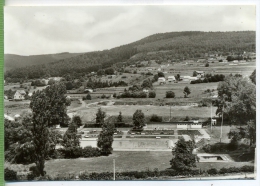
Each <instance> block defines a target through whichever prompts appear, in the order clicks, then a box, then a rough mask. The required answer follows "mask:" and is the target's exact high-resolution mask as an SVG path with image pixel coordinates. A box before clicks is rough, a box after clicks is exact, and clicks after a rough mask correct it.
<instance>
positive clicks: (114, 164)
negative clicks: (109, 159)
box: [113, 159, 116, 181]
mask: <svg viewBox="0 0 260 186" xmlns="http://www.w3.org/2000/svg"><path fill="white" fill-rule="evenodd" d="M113 167H114V181H115V180H116V162H115V159H113Z"/></svg>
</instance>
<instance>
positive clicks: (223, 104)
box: [220, 104, 224, 142]
mask: <svg viewBox="0 0 260 186" xmlns="http://www.w3.org/2000/svg"><path fill="white" fill-rule="evenodd" d="M223 113H224V104H223V108H222V122H221V126H220V142H221V138H222V125H223Z"/></svg>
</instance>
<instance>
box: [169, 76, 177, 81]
mask: <svg viewBox="0 0 260 186" xmlns="http://www.w3.org/2000/svg"><path fill="white" fill-rule="evenodd" d="M175 81H176V79H175V77H174V76H169V77H168V82H175Z"/></svg>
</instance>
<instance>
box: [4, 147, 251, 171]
mask: <svg viewBox="0 0 260 186" xmlns="http://www.w3.org/2000/svg"><path fill="white" fill-rule="evenodd" d="M129 157H131V158H129ZM172 157H173V156H172V153H171V151H164V152H157V151H151V152H148V151H140V152H134V151H131V152H119V151H117V152H113V154H112V155H110V156H101V157H95V158H78V159H57V160H48V161H46V164H45V167H46V168H45V170H46V172H47V174H48V175H51V176H55V175H58V174H64V173H66V174H76V175H78V174H79V173H80V171H86V172H88V173H91V172H107V171H108V172H113V159H115V161H116V171H117V172H122V171H142V170H147V169H150V170H154V169H155V168H158V169H159V170H164V169H167V168H169V167H170V160H171V159H172ZM133 162H134V163H133ZM151 162H153V163H152V164H151ZM32 165H34V164H31V165H20V164H19V165H16V164H12V165H8V166H9V167H10V166H11V167H12V169H14V170H18V171H19V172H23V171H25V170H26V169H28V168H29V166H32ZM104 165H106V166H104ZM243 165H251V166H252V165H254V164H253V163H251V162H223V163H221V162H220V163H215V162H209V163H206V162H203V163H197V167H199V168H201V169H202V170H205V169H210V168H216V169H220V168H222V167H233V166H234V167H241V166H243ZM5 166H7V165H5Z"/></svg>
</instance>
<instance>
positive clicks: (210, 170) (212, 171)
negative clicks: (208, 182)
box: [207, 168, 218, 175]
mask: <svg viewBox="0 0 260 186" xmlns="http://www.w3.org/2000/svg"><path fill="white" fill-rule="evenodd" d="M207 173H208V174H210V175H215V174H218V170H217V169H215V168H211V169H209V170H207Z"/></svg>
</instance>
